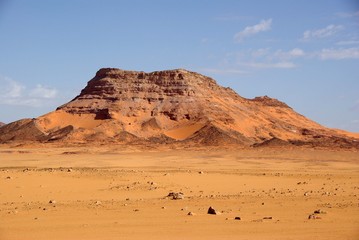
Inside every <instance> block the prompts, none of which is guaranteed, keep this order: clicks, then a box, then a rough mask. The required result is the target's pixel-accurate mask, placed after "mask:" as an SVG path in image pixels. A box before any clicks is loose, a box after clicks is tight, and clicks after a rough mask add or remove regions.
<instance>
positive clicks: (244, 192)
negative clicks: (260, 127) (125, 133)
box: [0, 145, 359, 240]
mask: <svg viewBox="0 0 359 240" xmlns="http://www.w3.org/2000/svg"><path fill="white" fill-rule="evenodd" d="M0 159H1V161H0V189H1V191H0V239H2V240H10V239H11V240H17V239H18V240H23V239H28V240H30V239H36V240H41V239H317V240H318V239H326V240H327V239H336V240H338V239H340V240H342V239H359V208H358V207H359V206H358V204H359V201H358V200H359V178H358V176H359V175H358V174H359V164H358V160H359V153H358V152H357V151H329V150H319V149H317V150H314V149H310V148H292V149H287V150H285V149H282V148H259V149H256V148H252V149H238V150H236V149H232V150H223V149H222V150H220V149H211V148H209V147H207V148H202V149H197V150H193V149H192V150H186V149H182V150H165V149H161V148H160V147H158V148H157V149H135V148H130V147H127V148H122V149H120V148H116V147H109V146H102V147H97V148H95V147H72V148H59V147H51V145H47V147H46V148H44V147H41V148H39V147H22V148H21V147H16V148H14V147H10V146H7V145H3V146H1V148H0ZM171 192H174V193H179V192H181V193H183V195H182V194H178V196H180V197H179V198H180V199H177V200H173V199H172V197H167V195H168V194H169V193H171ZM182 196H183V199H182ZM210 206H211V207H213V208H214V209H215V210H216V211H217V212H218V214H217V215H210V214H207V211H208V208H209V207H210ZM314 212H317V213H315V214H314ZM189 213H191V214H190V215H189ZM309 216H311V218H313V219H308V218H309ZM236 217H239V218H240V220H235V218H236Z"/></svg>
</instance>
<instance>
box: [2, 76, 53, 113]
mask: <svg viewBox="0 0 359 240" xmlns="http://www.w3.org/2000/svg"><path fill="white" fill-rule="evenodd" d="M0 84H1V86H2V88H1V89H0V104H3V105H11V106H29V107H41V106H44V105H47V104H48V103H49V100H52V99H55V98H56V97H57V94H58V91H57V90H56V89H53V88H48V87H44V86H42V85H37V86H36V87H35V88H33V89H27V88H26V87H25V86H24V85H22V84H21V83H19V82H17V81H14V80H12V79H10V78H8V77H0Z"/></svg>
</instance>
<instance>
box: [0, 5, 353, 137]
mask: <svg viewBox="0 0 359 240" xmlns="http://www.w3.org/2000/svg"><path fill="white" fill-rule="evenodd" d="M0 56H1V57H0V86H1V87H0V109H1V111H0V121H3V122H11V121H14V120H17V119H20V118H28V117H37V116H39V115H42V114H44V113H47V112H49V111H51V110H54V109H55V108H56V107H57V106H59V105H61V104H63V103H65V102H67V101H69V100H71V99H72V98H74V97H75V96H76V95H77V94H78V93H79V92H80V90H81V89H82V88H83V87H85V85H86V83H87V81H88V80H90V79H91V78H92V77H93V76H94V74H95V73H96V71H97V70H98V69H99V68H101V67H117V68H122V69H127V70H142V71H148V72H149V71H155V70H164V69H175V68H185V69H188V70H192V71H196V72H199V73H202V74H205V75H208V76H211V77H213V78H214V79H216V80H217V82H218V83H219V84H221V85H223V86H226V87H231V88H233V89H234V90H235V91H236V92H237V93H238V94H240V95H241V96H243V97H247V98H253V97H255V96H262V95H268V96H270V97H274V98H277V99H279V100H281V101H284V102H286V103H287V104H288V105H290V106H291V107H293V108H294V109H295V110H296V111H297V112H299V113H301V114H303V115H305V116H307V117H309V118H311V119H313V120H315V121H316V122H319V123H320V124H323V125H325V126H328V127H333V128H341V129H346V130H349V131H355V132H359V1H355V0H316V1H313V0H301V1H294V0H273V1H265V0H262V1H259V0H241V1H240V0H236V1H235V0H212V1H195V0H192V1H189V0H181V1H179V0H178V1H175V0H166V1H165V0H152V1H149V0H142V1H140V0H127V1H125V0H118V1H110V0H102V1H94V0H71V1H70V0H69V1H64V0H62V1H60V0H52V1H45V0H43V1H40V0H32V1H28V0H23V1H20V0H0Z"/></svg>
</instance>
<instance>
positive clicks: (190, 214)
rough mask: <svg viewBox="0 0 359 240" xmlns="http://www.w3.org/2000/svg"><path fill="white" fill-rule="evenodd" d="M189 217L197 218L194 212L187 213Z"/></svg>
mask: <svg viewBox="0 0 359 240" xmlns="http://www.w3.org/2000/svg"><path fill="white" fill-rule="evenodd" d="M187 215H188V216H195V215H196V214H195V213H193V212H189V213H187Z"/></svg>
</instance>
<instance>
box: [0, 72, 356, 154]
mask: <svg viewBox="0 0 359 240" xmlns="http://www.w3.org/2000/svg"><path fill="white" fill-rule="evenodd" d="M14 141H30V142H33V141H35V142H42V143H47V142H59V143H66V144H69V143H91V142H102V143H125V144H152V143H153V144H184V145H191V146H206V145H210V146H213V145H218V146H226V145H240V146H253V147H268V146H294V145H296V146H298V145H300V146H301V145H304V146H320V147H333V146H335V147H340V148H358V149H359V143H358V141H359V139H358V138H357V135H354V134H350V133H347V132H344V131H340V130H333V129H328V128H325V127H323V126H321V125H319V124H317V123H315V122H313V121H311V120H310V119H308V118H306V117H304V116H302V115H300V114H298V113H296V112H295V111H294V110H293V109H292V108H290V107H289V106H288V105H287V104H285V103H283V102H281V101H278V100H277V99H274V98H270V97H267V96H264V97H256V98H254V99H246V98H243V97H241V96H239V95H238V94H237V93H236V92H235V91H233V90H232V89H230V88H225V87H221V86H219V85H218V84H217V83H216V81H215V80H213V79H212V78H210V77H206V76H204V75H201V74H198V73H195V72H191V71H187V70H184V69H176V70H167V71H156V72H151V73H146V72H138V71H126V70H121V69H116V68H103V69H100V70H99V71H98V72H97V73H96V75H95V77H94V78H93V79H91V80H90V81H89V82H88V84H87V86H86V87H85V88H84V89H83V90H82V91H81V93H80V94H79V95H78V96H77V97H75V98H74V99H73V100H72V101H70V102H68V103H66V104H64V105H62V106H60V107H58V108H57V109H56V110H55V111H53V112H50V113H48V114H45V115H43V116H40V117H38V118H35V119H23V120H19V121H16V122H13V123H11V124H7V125H6V126H3V127H1V128H0V142H2V143H8V142H14Z"/></svg>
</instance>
